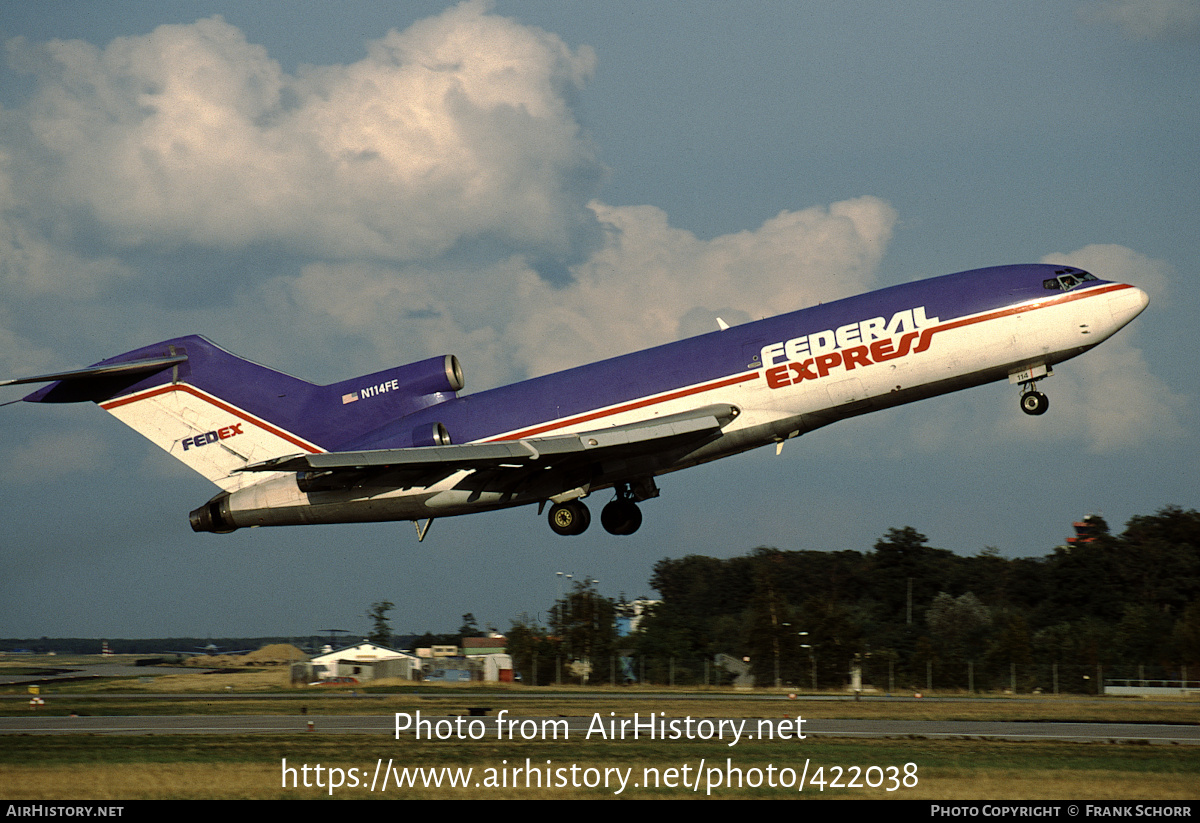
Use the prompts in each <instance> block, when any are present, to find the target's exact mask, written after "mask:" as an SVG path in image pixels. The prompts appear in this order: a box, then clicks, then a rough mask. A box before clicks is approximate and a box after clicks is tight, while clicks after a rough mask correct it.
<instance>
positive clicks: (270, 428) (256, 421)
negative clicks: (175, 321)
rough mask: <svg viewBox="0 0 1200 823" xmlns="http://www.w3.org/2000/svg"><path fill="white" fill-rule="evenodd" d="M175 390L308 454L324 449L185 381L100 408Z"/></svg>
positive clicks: (115, 406)
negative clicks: (209, 404) (279, 438)
mask: <svg viewBox="0 0 1200 823" xmlns="http://www.w3.org/2000/svg"><path fill="white" fill-rule="evenodd" d="M176 391H181V392H186V393H188V394H190V395H192V396H193V397H197V398H199V399H200V400H203V401H205V402H206V403H211V404H212V405H214V406H216V407H217V408H219V409H221V411H224V412H228V413H229V414H232V415H233V416H234V417H239V418H241V419H242V420H245V421H246V422H247V423H250V424H251V425H254V426H257V427H259V428H260V429H263V430H265V431H267V432H269V433H271V434H273V435H275V436H276V437H281V438H283V439H284V440H286V441H288V442H289V443H291V444H293V445H295V446H297V447H299V448H301V449H304V451H306V452H309V453H310V454H320V453H322V452H323V451H325V450H324V449H322V448H319V447H317V446H314V445H313V444H311V443H308V442H307V441H304V440H301V439H300V438H299V437H297V436H296V435H294V434H292V433H291V432H288V431H285V430H283V429H281V428H279V427H278V426H274V425H272V424H270V423H268V422H267V421H266V420H262V419H261V418H258V417H255V416H254V415H252V414H250V413H249V412H244V411H242V410H241V409H239V408H237V407H236V406H231V405H229V404H228V403H226V402H225V401H224V400H221V399H220V398H218V397H214V396H212V395H211V394H207V393H205V392H203V391H201V390H200V389H197V388H195V387H194V386H189V385H188V384H187V383H171V384H169V385H166V386H159V387H158V388H155V389H148V390H146V391H144V392H139V393H138V394H130V395H127V396H125V397H121V398H118V399H116V400H110V401H107V402H104V403H101V404H100V408H102V409H104V410H105V411H111V410H112V409H115V408H117V407H118V406H126V405H128V404H130V403H136V402H138V401H139V400H149V399H150V398H152V397H158V396H159V395H163V394H169V393H170V392H176Z"/></svg>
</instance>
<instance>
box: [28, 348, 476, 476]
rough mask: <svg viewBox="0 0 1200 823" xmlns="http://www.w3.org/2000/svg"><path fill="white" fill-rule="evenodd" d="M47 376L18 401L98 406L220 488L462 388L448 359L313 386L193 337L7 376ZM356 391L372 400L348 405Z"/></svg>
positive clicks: (458, 372) (453, 363)
mask: <svg viewBox="0 0 1200 823" xmlns="http://www.w3.org/2000/svg"><path fill="white" fill-rule="evenodd" d="M439 369H440V371H441V379H440V380H439V379H438V372H439ZM430 375H432V380H431V379H429V378H430ZM45 380H55V381H57V382H55V383H53V384H51V385H49V386H46V387H45V388H43V389H40V390H38V391H36V392H34V393H33V394H30V395H28V396H27V397H25V398H23V399H24V400H27V401H30V402H37V403H74V402H82V401H91V402H94V403H97V404H98V405H99V406H100V407H101V408H103V409H104V410H105V411H107V412H109V413H110V414H112V415H113V416H114V417H116V418H117V419H118V420H120V421H121V422H122V423H125V424H126V425H127V426H129V427H131V428H132V429H134V430H135V431H137V432H138V433H139V434H141V435H142V436H144V437H146V438H147V439H149V440H150V441H152V442H153V443H155V444H156V445H157V446H159V447H160V448H162V449H163V450H165V451H166V452H167V453H168V454H170V455H171V456H172V457H175V458H176V459H178V460H180V461H182V462H183V463H185V464H186V465H187V466H189V467H190V468H192V469H193V470H195V471H196V472H199V473H200V474H202V475H203V476H204V477H206V478H207V479H209V480H211V481H212V482H213V483H215V484H217V485H218V486H220V487H221V488H223V489H225V490H226V491H234V490H236V489H238V488H241V487H242V486H245V485H248V484H250V483H257V482H260V481H262V480H263V479H264V478H263V477H262V476H261V475H259V476H258V477H250V476H248V475H246V474H244V473H240V472H239V473H235V472H234V470H235V469H238V468H241V467H242V466H245V465H248V464H250V463H257V462H260V461H263V460H270V459H272V458H276V457H284V456H287V455H294V454H299V453H302V452H308V453H317V452H323V451H329V450H334V449H336V448H337V447H338V445H339V444H340V443H345V442H348V441H351V440H353V439H355V438H356V437H359V436H361V435H362V434H364V433H366V432H369V431H373V430H375V429H377V428H379V427H380V426H381V425H383V424H384V423H385V422H387V421H388V420H391V419H394V418H395V417H397V416H402V415H404V414H407V413H409V412H411V411H415V410H416V409H418V408H421V407H423V406H426V405H430V404H431V403H436V402H441V401H442V400H446V399H449V398H451V397H454V396H455V394H454V392H455V391H456V390H457V389H459V388H461V387H462V381H461V370H460V369H459V368H458V362H457V360H454V358H452V357H448V356H447V357H445V358H432V359H431V360H428V361H422V362H421V363H417V364H410V365H409V366H400V367H397V368H394V369H389V370H387V371H383V372H379V373H377V374H373V375H366V376H364V377H359V378H354V379H352V380H348V381H343V382H341V383H335V384H333V385H330V386H317V385H314V384H312V383H309V382H306V381H304V380H300V379H299V378H296V377H291V376H289V375H286V374H283V373H282V372H278V371H274V370H273V369H269V368H267V367H265V366H260V365H258V364H257V363H252V362H250V361H249V360H244V359H242V358H240V357H237V356H236V355H233V354H230V353H229V352H227V351H225V350H224V349H222V348H220V347H219V346H216V345H215V344H213V343H212V342H210V341H209V340H207V339H205V338H203V337H199V336H190V337H179V338H175V339H173V340H166V341H164V342H162V343H156V344H154V345H153V346H146V347H145V348H141V349H137V350H135V351H131V352H126V353H125V354H121V355H118V356H117V357H113V358H110V359H109V360H104V361H101V362H100V363H97V364H96V365H94V366H91V367H88V368H86V369H79V370H77V371H72V372H63V373H59V374H53V375H43V376H42V377H40V378H23V379H21V380H14V381H8V382H10V383H18V382H21V383H28V382H40V381H45ZM380 387H384V389H383V391H382V392H381V391H380ZM363 393H367V394H368V395H369V396H370V398H371V401H372V402H369V403H361V402H356V401H357V399H358V398H359V397H360V396H361V395H362V394H363Z"/></svg>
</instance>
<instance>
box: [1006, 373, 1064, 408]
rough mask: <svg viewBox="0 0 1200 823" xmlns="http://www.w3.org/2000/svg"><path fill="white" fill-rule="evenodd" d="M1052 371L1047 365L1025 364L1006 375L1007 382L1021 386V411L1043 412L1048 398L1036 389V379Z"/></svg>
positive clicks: (1048, 406) (1049, 374) (1048, 374)
mask: <svg viewBox="0 0 1200 823" xmlns="http://www.w3.org/2000/svg"><path fill="white" fill-rule="evenodd" d="M1053 374H1054V371H1053V370H1052V369H1051V368H1050V367H1049V366H1047V365H1043V364H1037V365H1034V366H1027V367H1025V368H1023V369H1021V370H1020V371H1015V372H1012V373H1011V374H1009V375H1008V382H1009V383H1017V384H1019V385H1020V386H1021V411H1023V412H1025V413H1026V414H1045V413H1046V409H1048V408H1050V398H1048V397H1046V395H1044V394H1042V393H1041V392H1040V391H1038V390H1037V381H1039V380H1041V379H1043V378H1046V377H1050V376H1051V375H1053Z"/></svg>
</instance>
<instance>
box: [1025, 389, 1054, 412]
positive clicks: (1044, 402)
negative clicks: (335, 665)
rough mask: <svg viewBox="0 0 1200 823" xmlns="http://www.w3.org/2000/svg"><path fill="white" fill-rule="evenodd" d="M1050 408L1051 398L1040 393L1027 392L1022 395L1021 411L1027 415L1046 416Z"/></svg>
mask: <svg viewBox="0 0 1200 823" xmlns="http://www.w3.org/2000/svg"><path fill="white" fill-rule="evenodd" d="M1048 408H1050V398H1048V397H1046V395H1044V394H1042V393H1041V392H1040V391H1031V392H1026V393H1025V394H1023V395H1021V411H1023V412H1025V413H1026V414H1045V413H1046V409H1048Z"/></svg>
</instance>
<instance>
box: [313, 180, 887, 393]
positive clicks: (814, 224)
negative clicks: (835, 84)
mask: <svg viewBox="0 0 1200 823" xmlns="http://www.w3.org/2000/svg"><path fill="white" fill-rule="evenodd" d="M592 208H593V209H594V210H595V212H596V215H597V217H598V219H599V221H600V222H601V224H602V225H603V226H604V227H605V234H604V237H605V242H604V244H603V246H602V247H601V248H600V249H598V250H597V251H596V252H595V253H593V254H592V255H591V256H590V257H588V259H586V260H585V261H583V262H582V263H580V264H578V265H577V266H574V267H572V269H571V274H572V277H573V279H572V280H571V281H570V282H569V283H568V284H566V285H556V284H552V283H548V282H546V280H544V279H543V278H541V277H539V276H537V274H536V273H535V272H534V271H532V270H531V269H530V268H529V267H528V266H526V265H524V264H523V263H522V262H521V261H520V260H519V259H516V258H510V259H509V260H507V261H503V262H500V263H496V264H493V265H491V266H486V267H478V268H476V269H475V270H473V271H466V272H465V271H453V270H451V271H447V270H444V269H443V270H437V271H434V270H430V269H416V268H414V267H409V268H405V269H394V268H387V267H381V266H374V267H368V266H360V265H356V264H314V265H311V266H308V267H306V269H305V270H304V272H303V274H302V275H301V276H300V277H298V278H296V279H295V280H294V281H292V282H291V286H290V287H291V289H292V291H293V294H294V296H295V300H296V302H297V304H298V305H300V306H301V307H302V308H303V309H304V310H306V311H309V312H312V313H313V314H314V315H317V316H322V317H324V318H326V319H327V321H328V323H326V324H324V328H325V330H326V331H328V330H329V326H330V324H333V325H334V326H336V327H337V328H339V329H340V330H341V331H342V333H344V334H348V335H357V336H363V337H366V338H368V339H371V340H372V341H374V345H375V347H376V349H377V350H379V351H381V352H387V353H390V351H391V349H393V348H394V347H397V346H399V347H400V348H401V349H402V350H404V351H406V352H407V353H408V354H409V355H411V354H412V353H413V351H414V349H418V348H423V349H424V351H422V352H421V355H422V356H424V355H431V354H435V353H442V352H443V351H457V353H458V354H459V357H460V358H461V359H462V360H463V362H464V363H465V364H466V365H467V366H468V368H469V369H470V370H471V371H472V372H473V373H475V374H478V375H480V377H481V378H482V379H481V381H480V382H479V383H476V382H475V381H474V380H473V381H472V384H473V386H475V387H478V386H480V385H481V384H482V385H494V384H495V383H496V382H501V381H506V380H513V379H518V378H520V377H523V376H526V375H528V374H543V373H546V372H549V371H555V370H558V369H563V368H568V367H570V366H575V365H579V364H581V363H586V362H590V361H592V360H596V359H599V358H602V357H610V356H615V355H618V354H624V353H626V352H630V351H636V350H638V349H642V348H646V347H649V346H653V345H657V344H661V343H667V342H670V341H672V340H676V339H678V338H680V337H683V336H687V335H688V334H691V333H696V332H707V331H714V330H715V329H716V325H715V323H713V322H709V324H708V325H707V326H706V327H704V328H701V329H694V328H690V327H688V325H686V322H685V320H686V318H688V317H690V316H695V313H697V312H698V313H700V314H705V315H710V317H711V316H712V315H716V314H721V315H723V316H726V317H727V318H728V319H730V320H733V319H736V318H742V319H752V318H753V319H756V318H758V317H762V316H766V315H772V314H777V313H780V312H783V311H789V310H792V309H797V308H800V307H802V306H806V305H814V304H816V303H818V302H823V301H826V300H832V299H836V298H838V297H844V296H847V295H849V294H854V293H856V292H860V291H864V290H866V289H868V288H870V286H871V284H872V283H873V281H874V272H875V268H876V265H877V264H878V261H879V257H880V255H881V254H882V252H883V249H884V247H885V246H886V244H887V240H888V238H889V236H890V232H891V227H892V224H893V222H894V220H895V213H894V211H893V210H892V209H891V207H890V206H888V205H887V204H886V203H884V202H883V201H882V200H879V199H877V198H873V197H863V198H858V199H855V200H848V201H844V202H841V203H835V204H833V205H832V206H830V207H829V208H828V209H823V208H811V209H805V210H804V211H799V212H783V213H782V214H780V215H778V216H777V217H775V218H773V219H771V220H768V221H767V222H766V223H764V224H763V225H762V226H761V227H759V228H758V229H756V230H753V231H744V232H740V233H737V234H731V235H725V236H722V237H716V238H714V239H712V240H701V239H699V238H697V237H696V236H695V235H693V234H692V233H691V232H687V231H683V230H680V229H676V228H672V227H671V226H670V224H669V223H668V221H667V216H666V215H665V214H664V213H663V212H662V211H661V210H660V209H657V208H654V207H652V206H635V207H614V206H606V205H603V204H600V203H593V204H592ZM401 341H403V342H401ZM409 359H415V358H413V357H411V356H410V357H409ZM479 361H482V362H479Z"/></svg>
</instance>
